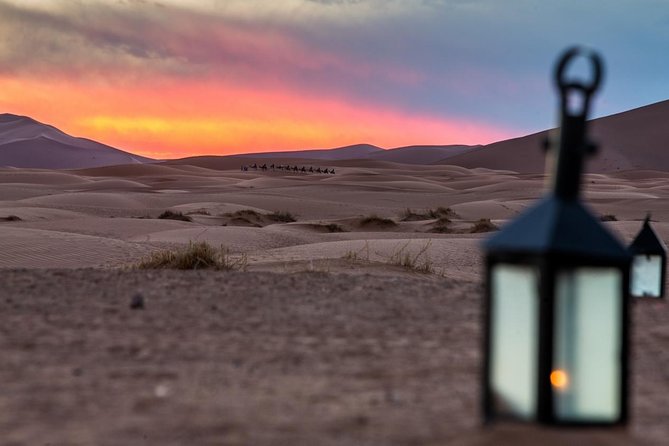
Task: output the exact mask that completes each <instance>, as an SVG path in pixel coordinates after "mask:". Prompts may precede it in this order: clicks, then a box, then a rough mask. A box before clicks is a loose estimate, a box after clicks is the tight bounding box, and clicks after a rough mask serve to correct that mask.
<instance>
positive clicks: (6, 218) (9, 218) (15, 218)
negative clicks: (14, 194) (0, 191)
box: [0, 215, 23, 221]
mask: <svg viewBox="0 0 669 446" xmlns="http://www.w3.org/2000/svg"><path fill="white" fill-rule="evenodd" d="M0 220H1V221H23V219H22V218H21V217H19V216H17V215H8V216H6V217H0Z"/></svg>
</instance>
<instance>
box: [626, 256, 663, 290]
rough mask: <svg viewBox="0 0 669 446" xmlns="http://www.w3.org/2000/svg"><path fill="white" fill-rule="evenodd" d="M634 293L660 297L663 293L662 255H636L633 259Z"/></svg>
mask: <svg viewBox="0 0 669 446" xmlns="http://www.w3.org/2000/svg"><path fill="white" fill-rule="evenodd" d="M631 282H632V295H633V296H645V297H660V295H661V293H662V256H659V255H645V254H643V255H635V256H634V259H633V261H632V280H631Z"/></svg>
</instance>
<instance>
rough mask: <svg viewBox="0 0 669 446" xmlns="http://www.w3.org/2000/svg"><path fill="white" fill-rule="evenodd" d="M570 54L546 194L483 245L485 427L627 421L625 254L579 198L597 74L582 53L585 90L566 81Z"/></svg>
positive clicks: (595, 63)
mask: <svg viewBox="0 0 669 446" xmlns="http://www.w3.org/2000/svg"><path fill="white" fill-rule="evenodd" d="M580 52H581V50H579V49H571V50H569V51H567V52H566V53H565V54H564V55H563V56H562V58H561V60H560V62H559V64H558V66H557V70H556V80H557V85H558V88H559V90H560V93H561V106H562V107H561V109H562V110H561V125H560V135H559V144H558V147H557V153H553V155H556V158H557V160H556V161H557V162H556V163H555V164H556V166H555V167H556V172H555V175H554V177H553V190H552V193H550V194H549V195H548V196H547V197H545V198H544V199H543V200H541V201H540V202H539V203H538V204H537V205H535V206H534V207H532V208H531V209H529V211H527V212H525V213H524V214H523V215H521V216H520V217H519V218H518V219H517V220H515V221H513V222H511V223H510V224H509V225H508V226H507V227H505V228H504V229H503V230H502V231H500V232H499V233H497V234H496V235H495V236H493V237H491V238H490V239H489V240H487V242H486V244H485V251H486V268H487V273H486V274H487V277H486V297H485V306H486V308H485V315H486V316H485V317H486V319H485V321H486V326H485V335H484V343H485V347H484V348H485V364H484V390H483V405H484V413H485V418H486V421H493V420H497V419H505V418H506V419H513V420H519V421H530V422H539V423H545V424H554V425H563V424H564V425H598V426H606V425H619V424H624V423H625V421H626V418H627V349H628V302H629V294H628V292H629V268H630V261H631V256H630V254H629V253H628V251H627V249H626V248H625V247H624V246H623V245H622V244H621V243H620V242H619V241H618V240H617V239H616V238H615V237H614V236H612V235H611V234H610V233H609V232H608V231H607V230H606V228H604V227H603V226H602V225H601V223H600V222H599V220H598V219H597V218H596V217H594V216H593V214H592V213H591V212H589V211H588V210H587V209H586V208H585V207H584V205H583V204H582V203H581V201H580V199H579V188H580V177H581V171H582V163H583V158H584V155H585V154H586V153H587V152H591V151H593V148H594V146H593V145H591V144H589V143H588V141H587V140H586V118H587V112H588V108H589V100H590V97H591V95H592V94H593V93H594V91H595V90H596V89H597V87H598V85H599V82H600V78H601V70H602V68H601V61H600V59H599V57H598V56H597V55H596V54H594V53H587V55H588V56H589V60H590V62H591V65H592V67H593V73H594V80H593V81H592V83H591V84H589V85H584V84H582V83H580V82H576V81H569V82H567V81H566V80H565V71H566V67H567V65H568V62H570V61H571V60H572V59H574V58H575V57H576V56H578V54H579V53H580ZM574 96H575V98H574ZM574 99H577V100H580V105H581V108H580V110H576V111H574V110H573V106H572V105H573V103H572V102H571V101H573V100H574ZM553 150H555V149H554V148H551V151H553Z"/></svg>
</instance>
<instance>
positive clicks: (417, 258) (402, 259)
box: [390, 240, 434, 274]
mask: <svg viewBox="0 0 669 446" xmlns="http://www.w3.org/2000/svg"><path fill="white" fill-rule="evenodd" d="M431 245H432V240H428V241H427V243H425V245H423V246H422V247H421V248H420V249H419V250H418V251H417V252H416V253H412V252H411V250H409V249H408V247H409V242H406V243H405V244H404V245H403V246H402V247H400V248H399V249H398V250H397V251H395V252H394V253H393V254H392V255H391V256H390V263H391V264H393V265H397V266H401V267H402V268H404V269H407V270H410V271H415V272H418V273H423V274H431V273H433V272H434V267H433V265H432V261H431V260H430V257H429V256H428V253H427V251H428V249H430V246H431Z"/></svg>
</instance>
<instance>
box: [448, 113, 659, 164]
mask: <svg viewBox="0 0 669 446" xmlns="http://www.w3.org/2000/svg"><path fill="white" fill-rule="evenodd" d="M668 117H669V101H663V102H658V103H656V104H651V105H647V106H645V107H640V108H637V109H634V110H630V111H626V112H623V113H618V114H615V115H611V116H606V117H603V118H599V119H595V120H593V121H592V122H591V139H592V140H593V141H595V142H596V143H597V144H598V146H599V154H598V156H596V157H594V158H593V159H592V160H591V161H590V162H589V163H588V165H587V169H588V171H590V172H617V171H622V170H662V171H667V170H669V154H667V153H666V150H664V147H666V146H667V144H668V143H669V128H667V126H666V125H665V122H666V121H667V118H668ZM548 135H549V131H544V132H540V133H535V134H532V135H528V136H524V137H520V138H514V139H510V140H506V141H500V142H497V143H494V144H489V145H487V146H483V147H479V148H475V149H473V150H472V151H471V152H470V153H466V154H463V155H458V156H454V157H451V158H447V159H444V160H442V161H440V163H443V164H456V165H459V166H463V167H468V168H475V167H488V168H492V169H505V170H511V171H515V172H523V173H530V172H542V171H543V170H544V167H545V159H544V151H543V149H542V145H543V141H544V140H546V138H547V137H548Z"/></svg>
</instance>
